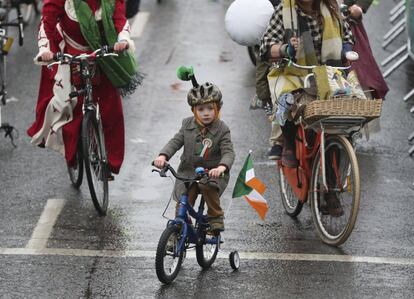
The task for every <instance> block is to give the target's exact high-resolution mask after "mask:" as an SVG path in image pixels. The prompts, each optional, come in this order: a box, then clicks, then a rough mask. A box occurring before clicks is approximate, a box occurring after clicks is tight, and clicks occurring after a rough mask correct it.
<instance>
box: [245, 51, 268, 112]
mask: <svg viewBox="0 0 414 299" xmlns="http://www.w3.org/2000/svg"><path fill="white" fill-rule="evenodd" d="M268 73H269V65H268V63H266V62H263V61H261V60H260V59H258V60H257V62H256V96H255V98H254V99H253V101H252V103H251V105H250V108H251V109H257V108H264V109H266V110H269V112H270V113H271V107H272V100H271V96H270V90H269V82H268V81H267V74H268Z"/></svg>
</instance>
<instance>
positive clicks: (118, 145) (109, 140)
mask: <svg viewBox="0 0 414 299" xmlns="http://www.w3.org/2000/svg"><path fill="white" fill-rule="evenodd" d="M93 92H94V93H93V97H94V100H97V101H98V103H99V108H100V112H101V118H102V126H103V131H104V136H105V147H106V151H107V154H108V162H109V168H110V170H111V172H112V173H115V174H118V173H119V170H120V168H121V165H122V162H123V161H124V152H125V130H124V114H123V111H122V101H121V97H120V96H119V94H118V92H117V90H116V88H115V87H113V85H112V83H111V82H110V81H109V79H108V78H106V76H105V75H103V74H101V84H100V85H98V86H94V89H93Z"/></svg>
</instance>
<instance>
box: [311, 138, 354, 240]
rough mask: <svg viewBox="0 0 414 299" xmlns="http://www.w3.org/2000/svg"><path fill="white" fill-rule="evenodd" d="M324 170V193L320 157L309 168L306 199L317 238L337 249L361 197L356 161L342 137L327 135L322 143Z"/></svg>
mask: <svg viewBox="0 0 414 299" xmlns="http://www.w3.org/2000/svg"><path fill="white" fill-rule="evenodd" d="M324 157H325V170H326V182H327V185H328V186H327V187H328V190H324V189H325V188H324V187H323V186H324V184H323V178H322V167H321V163H320V155H317V156H316V158H315V160H314V163H313V169H312V177H311V186H310V188H311V189H310V199H311V202H310V203H311V211H312V218H313V221H314V223H315V226H316V229H317V232H318V235H319V237H320V239H321V240H322V241H323V242H324V243H326V244H329V245H333V246H339V245H341V244H342V243H344V242H345V241H346V240H347V239H348V237H349V235H350V234H351V232H352V230H353V228H354V225H355V222H356V219H357V215H358V210H359V202H360V195H361V185H360V175H359V166H358V160H357V157H356V155H355V151H354V148H353V147H352V145H351V143H350V142H349V141H348V139H346V138H345V137H344V136H338V135H333V136H329V137H328V138H327V139H326V142H325V152H324Z"/></svg>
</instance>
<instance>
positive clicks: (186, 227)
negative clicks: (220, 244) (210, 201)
mask: <svg viewBox="0 0 414 299" xmlns="http://www.w3.org/2000/svg"><path fill="white" fill-rule="evenodd" d="M203 212H204V199H203V198H202V199H201V201H200V205H199V208H198V211H195V210H194V208H193V207H192V206H191V204H190V203H189V202H188V194H182V195H181V196H180V203H179V207H178V214H177V217H176V218H175V219H174V220H169V221H168V223H167V226H169V225H174V226H175V225H181V226H182V230H181V239H180V242H179V244H178V246H177V252H176V254H177V255H178V254H179V253H180V252H182V251H183V250H184V249H185V245H186V242H187V241H188V243H192V244H196V243H198V242H199V239H200V231H201V228H202V227H203V226H207V225H208V221H207V219H206V217H205V216H204V215H203ZM188 214H189V215H190V216H192V217H194V219H195V220H196V224H195V226H194V225H193V224H192V221H191V219H190V217H189V215H188ZM206 242H207V244H217V239H216V238H211V239H207V240H206Z"/></svg>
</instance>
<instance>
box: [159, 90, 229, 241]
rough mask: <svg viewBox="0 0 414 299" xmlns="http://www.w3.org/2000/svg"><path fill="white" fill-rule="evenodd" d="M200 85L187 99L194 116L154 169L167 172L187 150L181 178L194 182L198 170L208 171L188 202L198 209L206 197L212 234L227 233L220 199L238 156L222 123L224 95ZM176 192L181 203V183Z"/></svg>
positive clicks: (180, 167)
mask: <svg viewBox="0 0 414 299" xmlns="http://www.w3.org/2000/svg"><path fill="white" fill-rule="evenodd" d="M197 85H198V84H197ZM197 85H196V87H193V88H192V89H191V90H190V91H189V92H188V95H187V100H188V104H189V105H190V106H191V111H192V112H193V114H194V116H192V117H188V118H185V119H184V120H183V122H182V127H181V129H180V130H179V131H178V133H176V134H175V136H174V137H173V138H172V139H171V140H170V141H169V142H168V143H167V144H166V145H165V146H164V147H163V149H162V150H161V151H160V154H159V156H158V157H157V158H156V159H155V161H154V165H155V166H156V167H158V168H163V167H164V165H165V163H167V161H168V160H170V159H171V157H172V156H173V155H174V154H175V153H176V152H177V151H178V150H179V149H180V148H181V147H184V152H183V154H182V156H181V163H180V165H179V167H178V174H179V175H181V176H186V177H189V178H192V177H194V173H195V172H194V171H195V169H196V168H197V167H204V168H206V169H207V170H208V178H203V179H202V180H201V181H200V182H199V183H198V184H192V185H191V186H190V188H189V194H188V196H189V197H188V201H189V203H190V204H191V205H194V203H195V200H196V198H197V195H198V194H202V196H203V198H204V200H205V202H206V204H207V207H208V210H207V216H208V222H209V225H210V230H211V231H212V232H215V233H217V232H220V231H224V221H223V219H224V212H223V210H222V208H221V206H220V195H221V194H222V193H223V192H224V190H225V188H226V187H227V184H228V182H229V174H230V168H231V166H232V164H233V162H234V158H235V153H234V150H233V143H232V142H231V137H230V129H229V128H228V127H227V125H226V124H225V123H224V122H223V121H222V120H220V109H221V106H222V104H223V101H222V94H221V91H220V90H219V88H218V87H217V86H216V85H214V84H211V83H209V82H206V83H204V84H203V85H200V86H197ZM173 192H174V196H175V198H176V199H178V198H179V197H180V195H181V194H182V193H184V192H185V187H184V185H183V184H182V183H180V182H178V181H177V182H176V184H175V187H174V191H173Z"/></svg>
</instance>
